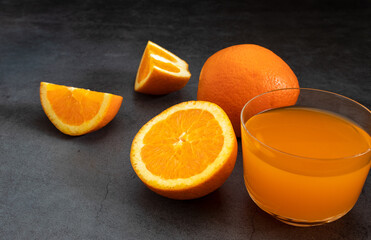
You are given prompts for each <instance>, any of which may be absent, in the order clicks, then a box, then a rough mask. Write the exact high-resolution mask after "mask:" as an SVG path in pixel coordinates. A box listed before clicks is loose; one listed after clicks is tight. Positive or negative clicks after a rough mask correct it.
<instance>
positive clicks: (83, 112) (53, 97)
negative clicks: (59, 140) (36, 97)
mask: <svg viewBox="0 0 371 240" xmlns="http://www.w3.org/2000/svg"><path fill="white" fill-rule="evenodd" d="M47 98H48V101H49V102H50V105H51V106H52V108H53V111H54V112H55V114H56V115H57V116H58V118H59V119H60V120H61V121H62V122H64V123H66V124H68V125H75V126H78V125H81V124H83V123H84V122H85V121H88V120H91V119H92V118H93V117H94V116H96V114H97V113H98V112H99V109H100V107H101V104H102V102H103V98H104V93H99V92H94V91H89V90H85V89H77V88H69V87H65V86H58V85H48V90H47ZM76 109H79V111H76Z"/></svg>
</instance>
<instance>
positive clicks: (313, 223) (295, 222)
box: [246, 188, 350, 227]
mask: <svg viewBox="0 0 371 240" xmlns="http://www.w3.org/2000/svg"><path fill="white" fill-rule="evenodd" d="M246 189H247V188H246ZM247 191H248V193H249V195H250V197H251V199H252V200H253V201H254V202H255V204H256V205H258V207H259V208H260V209H262V210H263V211H264V212H266V213H268V214H270V215H272V216H273V217H274V218H275V219H277V220H279V221H281V222H283V223H286V224H289V225H292V226H296V227H313V226H319V225H323V224H326V223H330V222H333V221H335V220H338V219H339V218H341V217H342V216H344V215H345V214H347V213H348V212H349V211H350V209H349V210H348V211H345V212H343V213H341V214H338V215H335V216H333V217H330V218H326V219H323V220H318V221H307V220H299V219H294V218H287V217H283V216H279V215H277V214H274V213H272V212H270V211H267V210H265V209H264V206H262V204H260V203H259V202H258V201H257V200H256V199H255V198H254V197H253V196H252V195H251V193H250V192H249V190H248V189H247Z"/></svg>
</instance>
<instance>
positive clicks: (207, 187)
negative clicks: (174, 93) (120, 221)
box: [130, 101, 237, 199]
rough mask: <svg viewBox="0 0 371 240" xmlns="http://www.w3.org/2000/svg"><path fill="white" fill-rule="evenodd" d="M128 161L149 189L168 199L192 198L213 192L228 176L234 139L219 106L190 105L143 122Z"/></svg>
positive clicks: (186, 104)
mask: <svg viewBox="0 0 371 240" xmlns="http://www.w3.org/2000/svg"><path fill="white" fill-rule="evenodd" d="M130 157H131V163H132V166H133V168H134V170H135V172H136V173H137V175H138V176H139V178H140V179H141V180H142V181H143V182H144V183H145V184H146V185H147V186H148V187H149V188H150V189H152V190H153V191H155V192H157V193H159V194H161V195H163V196H166V197H170V198H175V199H191V198H197V197H202V196H204V195H206V194H208V193H210V192H212V191H214V190H215V189H217V188H218V187H220V186H221V185H222V184H223V183H224V181H225V180H226V179H227V178H228V176H229V175H230V173H231V172H232V170H233V167H234V164H235V161H236V157H237V141H236V136H235V134H234V131H233V127H232V124H231V122H230V121H229V118H228V117H227V115H226V113H225V112H224V111H223V110H222V109H221V108H220V107H219V106H217V105H216V104H213V103H210V102H203V101H190V102H184V103H180V104H178V105H175V106H173V107H171V108H169V109H167V110H165V111H164V112H162V113H161V114H159V115H158V116H156V117H155V118H153V119H152V120H151V121H149V122H148V123H147V124H145V125H144V126H143V127H142V128H141V129H140V130H139V132H138V133H137V135H136V136H135V138H134V140H133V144H132V147H131V154H130Z"/></svg>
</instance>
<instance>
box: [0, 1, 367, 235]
mask: <svg viewBox="0 0 371 240" xmlns="http://www.w3.org/2000/svg"><path fill="white" fill-rule="evenodd" d="M370 29H371V6H370V1H316V2H313V1H225V2H221V1H184V2H180V1H141V0H135V1H117V2H114V1H98V0H96V1H95V0H92V1H46V0H44V1H42V0H35V1H12V0H5V1H4V0H2V1H0V239H329V240H331V239H371V220H370V218H371V200H370V199H371V179H370V177H369V178H368V180H367V181H366V184H365V186H364V189H363V191H362V194H361V196H360V198H359V200H358V202H357V204H356V206H355V207H354V208H353V210H352V211H351V212H349V213H348V214H347V215H346V216H345V217H343V218H341V219H340V220H338V221H335V222H333V223H330V224H327V225H324V226H320V227H314V228H297V227H292V226H288V225H285V224H283V223H281V222H279V221H277V220H275V219H273V218H272V217H270V216H269V215H268V214H266V213H264V212H263V211H261V210H260V209H259V208H258V207H257V206H256V205H255V204H254V203H253V202H252V200H251V199H250V197H249V196H248V194H247V191H246V189H245V186H244V183H243V177H242V155H241V151H240V149H239V155H238V158H237V163H236V167H235V169H234V171H233V173H232V175H231V176H230V178H229V179H228V180H227V181H226V182H225V184H224V185H223V186H222V187H221V188H220V189H218V190H217V191H215V192H214V193H212V194H210V195H208V196H206V197H203V198H201V199H196V200H190V201H176V200H170V199H166V198H163V197H161V196H158V195H157V194H155V193H153V192H151V191H150V190H148V189H147V188H146V187H145V186H144V185H143V184H142V182H141V181H140V180H139V179H138V178H137V177H136V175H135V173H134V171H133V169H132V167H131V165H130V159H129V152H130V146H131V141H132V140H133V138H134V136H135V134H136V133H137V131H138V130H139V128H140V127H141V126H142V125H143V124H145V123H146V122H147V121H148V120H149V119H151V118H152V117H154V116H155V115H157V114H158V113H160V112H161V111H162V110H164V109H166V108H168V107H170V106H172V105H174V104H176V103H179V102H183V101H187V100H194V99H196V95H197V84H198V77H199V73H200V70H201V68H202V65H203V63H204V62H205V61H206V59H207V58H208V57H209V56H211V55H212V54H213V53H215V52H216V51H218V50H220V49H222V48H225V47H228V46H231V45H235V44H241V43H254V44H258V45H261V46H264V47H266V48H268V49H270V50H272V51H273V52H275V53H276V54H277V55H279V56H280V57H281V58H283V59H284V61H286V62H287V63H288V64H289V66H290V67H291V68H292V69H293V71H294V72H295V73H296V75H297V77H298V79H299V83H300V85H301V87H311V88H319V89H324V90H329V91H333V92H337V93H340V94H344V95H346V96H348V97H350V98H353V99H355V100H357V101H359V102H360V103H362V104H364V105H365V106H366V107H368V108H370V107H371V96H370V95H371V69H370V68H371V55H370V53H371V51H370V50H371V35H370V32H371V30H370ZM148 40H151V41H153V42H155V43H157V44H159V45H160V46H162V47H164V48H166V49H168V50H169V51H171V52H173V53H175V54H176V55H178V56H179V57H180V58H182V59H184V60H185V61H187V62H188V63H189V66H190V71H191V73H192V77H191V79H190V81H189V83H188V84H187V85H186V86H185V88H183V89H182V90H180V91H178V92H174V93H171V94H168V95H164V96H159V97H153V96H148V95H143V94H139V93H135V92H134V90H133V87H134V80H135V75H136V71H137V69H138V65H139V62H140V58H141V55H142V53H143V50H144V48H145V45H146V43H147V41H148ZM41 81H46V82H51V83H57V84H64V85H69V86H74V87H82V88H89V89H91V90H96V91H103V92H110V93H114V94H118V95H121V96H123V98H124V100H123V105H122V107H121V109H120V111H119V113H118V115H117V116H116V118H115V119H114V120H113V121H112V122H111V123H110V124H109V125H107V126H106V127H105V128H103V129H101V130H99V131H97V132H94V133H90V134H88V135H85V136H81V137H69V136H66V135H63V134H62V133H60V132H59V131H58V130H57V129H56V128H55V127H54V126H53V125H52V124H51V123H50V121H49V120H48V119H47V117H46V115H45V114H44V112H43V110H42V108H41V105H40V100H39V84H40V82H41ZM240 146H241V145H240V142H239V147H240ZM334 201H336V199H334Z"/></svg>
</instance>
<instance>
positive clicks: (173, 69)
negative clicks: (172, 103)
mask: <svg viewBox="0 0 371 240" xmlns="http://www.w3.org/2000/svg"><path fill="white" fill-rule="evenodd" d="M190 77H191V73H190V72H189V70H188V64H187V63H186V62H185V61H183V60H182V59H180V58H179V57H177V56H176V55H174V54H173V53H171V52H169V51H167V50H166V49H164V48H162V47H160V46H159V45H157V44H155V43H153V42H151V41H148V43H147V46H146V48H145V50H144V53H143V56H142V60H141V61H140V65H139V69H138V72H137V76H136V79H135V86H134V89H135V91H137V92H141V93H146V94H153V95H161V94H168V93H171V92H174V91H177V90H179V89H181V88H183V87H184V86H185V85H186V84H187V82H188V81H189V78H190Z"/></svg>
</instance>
